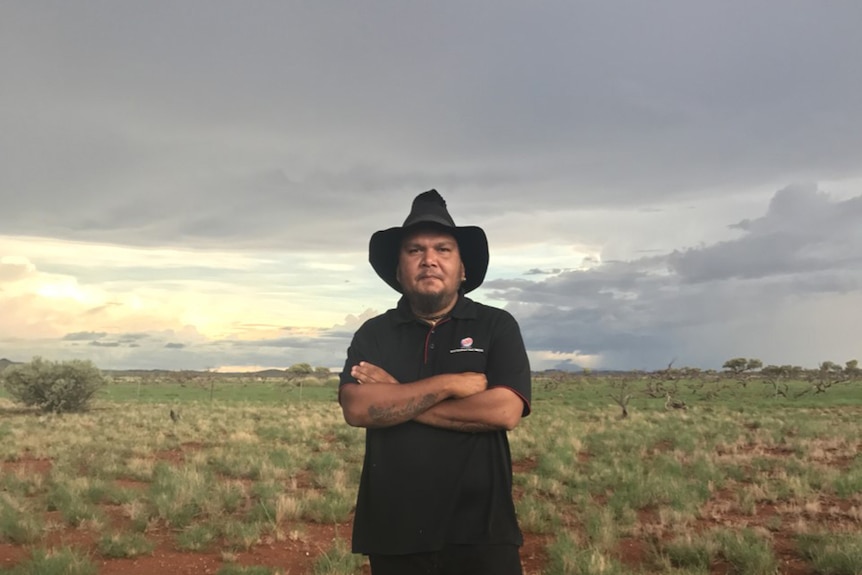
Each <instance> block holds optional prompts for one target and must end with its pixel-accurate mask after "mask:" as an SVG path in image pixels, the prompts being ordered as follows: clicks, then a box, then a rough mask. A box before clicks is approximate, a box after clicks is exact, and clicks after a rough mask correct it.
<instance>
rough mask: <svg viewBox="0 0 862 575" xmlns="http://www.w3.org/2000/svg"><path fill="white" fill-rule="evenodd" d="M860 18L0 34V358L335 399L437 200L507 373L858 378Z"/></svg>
mask: <svg viewBox="0 0 862 575" xmlns="http://www.w3.org/2000/svg"><path fill="white" fill-rule="evenodd" d="M860 22H862V4H860V3H859V2H856V1H855V0H847V1H841V0H838V1H835V2H797V1H793V0H780V1H779V0H764V1H762V2H742V1H730V2H710V3H707V2H690V1H688V0H674V1H664V0H659V1H657V2H649V3H647V2H640V1H634V0H631V1H625V2H623V1H615V0H609V1H607V2H579V1H576V2H572V1H568V0H566V1H540V2H531V3H526V2H515V1H511V0H498V1H494V2H491V1H478V0H464V1H446V0H442V1H439V2H424V3H419V2H393V1H380V0H363V2H350V1H346V0H342V1H332V2H276V1H260V2H254V3H248V2H239V1H236V2H226V1H223V0H207V1H203V0H190V1H184V2H163V1H158V0H156V1H152V2H125V1H121V2H115V1H107V0H106V1H91V0H82V1H79V2H72V3H70V2H65V1H59V0H57V1H51V0H41V1H38V2H30V1H24V0H20V1H16V0H12V1H9V2H3V3H0V78H2V87H0V357H6V358H8V359H11V360H14V361H28V360H29V359H30V358H32V357H34V356H41V357H44V358H47V359H52V360H66V359H88V360H92V361H93V362H94V363H95V364H96V365H98V366H99V367H101V368H103V369H132V368H134V369H159V368H161V369H213V370H215V369H220V370H240V369H243V370H247V369H255V368H258V367H287V366H290V365H293V364H295V363H302V362H304V363H310V364H312V365H314V366H324V367H332V368H338V367H340V366H341V365H342V364H343V362H344V357H345V351H346V348H347V346H348V345H349V343H350V339H351V337H352V334H353V332H354V331H355V330H356V329H357V328H358V327H359V326H360V325H361V323H362V322H363V321H364V320H366V319H368V318H370V317H373V316H375V315H377V314H380V313H383V312H384V311H386V310H387V309H389V308H391V307H394V305H395V303H396V301H397V298H398V294H397V293H396V292H395V291H393V290H392V289H391V288H389V287H388V286H387V285H386V284H384V283H383V282H382V281H381V280H380V279H379V278H378V277H377V276H376V275H375V274H374V272H373V270H372V269H371V267H370V265H369V264H368V252H367V247H368V240H369V238H370V236H371V234H372V233H374V232H375V231H377V230H380V229H385V228H389V227H392V226H397V225H400V224H401V223H402V222H403V221H404V218H405V217H406V216H407V214H408V212H409V208H410V203H411V201H412V199H413V197H415V196H416V195H417V194H418V193H420V192H422V191H425V190H427V189H430V188H436V189H437V190H439V191H440V193H441V194H442V195H443V197H444V198H445V199H446V201H447V203H448V207H449V210H450V212H451V214H452V216H453V218H454V219H455V222H456V223H457V224H458V225H477V226H480V227H482V228H483V229H484V230H485V232H486V233H487V235H488V239H489V243H490V249H491V261H490V266H489V270H488V275H487V277H486V280H485V283H484V284H483V285H482V286H481V287H480V288H479V289H477V290H475V291H474V292H471V294H470V297H472V298H473V299H475V300H477V301H481V302H483V303H486V304H489V305H494V306H497V307H501V308H505V309H507V310H508V311H510V312H511V313H512V314H513V315H514V316H515V318H516V319H517V320H518V322H519V324H520V326H521V331H522V334H523V337H524V341H525V344H526V346H527V349H528V353H529V356H530V360H531V365H532V367H533V369H535V370H541V369H551V368H567V369H577V368H579V367H590V368H594V369H646V370H652V369H659V368H663V367H665V366H667V365H668V363H670V362H674V365H676V366H691V367H701V368H705V369H710V368H714V369H718V368H720V367H721V365H722V364H723V362H724V361H726V360H727V359H729V358H733V357H740V356H742V357H756V358H759V359H761V360H762V361H763V362H764V364H771V363H772V364H795V365H802V366H806V367H815V366H816V365H817V364H818V363H819V362H821V361H825V360H830V361H835V362H838V363H843V362H845V361H847V360H850V359H854V358H862V329H859V327H858V326H860V325H862V34H859V31H858V27H859V23H860Z"/></svg>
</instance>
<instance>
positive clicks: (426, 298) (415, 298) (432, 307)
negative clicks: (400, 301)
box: [406, 291, 458, 316]
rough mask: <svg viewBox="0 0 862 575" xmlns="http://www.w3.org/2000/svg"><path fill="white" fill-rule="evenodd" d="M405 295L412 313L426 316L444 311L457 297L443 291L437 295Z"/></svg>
mask: <svg viewBox="0 0 862 575" xmlns="http://www.w3.org/2000/svg"><path fill="white" fill-rule="evenodd" d="M406 295H407V300H408V301H409V302H410V307H411V308H412V309H413V311H414V312H415V313H418V314H420V315H426V316H430V315H434V314H435V313H437V312H439V311H440V310H441V309H444V308H445V307H446V306H448V305H449V304H450V303H452V300H453V299H455V298H456V297H457V296H458V294H457V293H446V292H444V291H441V292H438V293H417V292H413V293H409V294H406Z"/></svg>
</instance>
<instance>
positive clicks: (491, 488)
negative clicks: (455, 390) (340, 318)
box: [341, 296, 531, 554]
mask: <svg viewBox="0 0 862 575" xmlns="http://www.w3.org/2000/svg"><path fill="white" fill-rule="evenodd" d="M360 361H368V362H370V363H372V364H374V365H377V366H379V367H381V368H383V369H385V370H386V371H387V372H388V373H389V374H391V375H392V376H393V377H395V379H397V380H398V381H399V382H401V384H402V385H403V384H409V383H410V382H413V381H417V380H420V379H424V378H426V377H430V376H432V375H437V374H443V373H462V372H466V371H474V372H480V373H484V374H485V375H486V377H487V379H488V386H489V387H508V388H510V389H512V390H513V391H514V392H515V393H516V394H518V395H519V396H520V397H521V399H522V400H523V402H524V412H523V414H524V415H527V414H529V412H530V395H531V384H530V365H529V361H528V359H527V353H526V350H525V349H524V342H523V340H522V338H521V331H520V329H519V327H518V324H517V322H516V321H515V319H514V318H513V317H512V316H511V315H510V314H509V313H508V312H506V311H504V310H501V309H497V308H493V307H490V306H486V305H482V304H480V303H476V302H474V301H472V300H470V299H468V298H466V297H464V296H461V297H460V298H459V299H458V302H457V303H456V305H455V307H454V308H453V310H452V312H451V314H450V316H449V317H448V318H446V319H443V320H441V321H440V322H439V323H438V324H437V325H436V326H433V327H432V326H430V325H428V324H427V323H425V322H422V321H419V320H418V319H416V317H415V316H414V315H413V314H412V313H411V311H410V307H409V304H408V303H407V300H406V299H405V298H403V297H402V298H401V300H400V301H399V302H398V307H397V308H395V309H391V310H389V311H387V312H386V313H384V314H382V315H379V316H377V317H375V318H372V319H370V320H368V321H367V322H365V324H363V325H362V327H360V328H359V330H358V331H357V332H356V334H355V335H354V337H353V341H352V343H351V344H350V348H349V349H348V350H347V361H346V362H345V365H344V371H343V372H342V373H341V385H346V384H355V383H356V380H355V379H353V377H352V376H351V375H350V369H351V367H352V366H354V365H356V364H357V363H359V362H360ZM522 541H523V539H522V535H521V531H520V529H519V528H518V523H517V520H516V518H515V507H514V503H513V501H512V457H511V454H510V452H509V442H508V439H507V437H506V432H505V431H489V432H483V433H466V432H461V431H450V430H446V429H439V428H436V427H431V426H428V425H423V424H421V423H416V422H413V421H408V422H406V423H402V424H400V425H395V426H392V427H386V428H382V429H367V430H366V435H365V461H364V464H363V469H362V479H361V480H360V484H359V495H358V497H357V503H356V514H355V517H354V527H353V551H354V553H365V554H404V553H418V552H425V551H437V550H439V549H442V547H443V546H444V545H445V544H513V545H520V544H521V543H522Z"/></svg>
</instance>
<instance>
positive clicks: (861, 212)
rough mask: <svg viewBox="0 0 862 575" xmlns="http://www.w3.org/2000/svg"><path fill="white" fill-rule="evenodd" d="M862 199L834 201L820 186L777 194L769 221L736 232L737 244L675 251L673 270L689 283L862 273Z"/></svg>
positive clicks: (743, 226) (742, 225) (746, 223)
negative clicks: (834, 271)
mask: <svg viewBox="0 0 862 575" xmlns="http://www.w3.org/2000/svg"><path fill="white" fill-rule="evenodd" d="M860 222H862V196H857V197H855V198H851V199H848V200H845V201H837V202H836V201H832V200H831V199H830V197H829V195H828V194H827V193H825V192H820V191H818V190H817V188H816V186H813V185H811V186H791V187H787V188H784V189H782V190H780V191H779V192H777V193H776V194H775V196H774V197H773V199H772V201H771V202H770V204H769V209H768V211H767V213H766V215H765V216H763V217H761V218H757V219H755V220H743V221H742V222H739V223H737V224H735V225H733V226H732V227H733V228H735V229H739V230H741V231H743V232H744V235H743V236H742V237H740V238H738V239H736V240H732V241H725V242H720V243H718V244H715V245H712V246H707V247H698V248H692V249H688V250H685V251H675V252H674V253H673V254H671V255H670V257H669V263H670V266H671V269H673V271H674V272H676V273H677V274H678V275H679V276H680V278H681V279H682V280H683V281H693V282H697V281H711V280H716V279H723V278H734V277H736V278H760V277H767V276H772V275H780V274H799V273H805V274H814V273H816V272H823V271H826V270H847V271H852V270H854V269H855V270H858V269H860V268H862V225H860Z"/></svg>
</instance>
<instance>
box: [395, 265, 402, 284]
mask: <svg viewBox="0 0 862 575" xmlns="http://www.w3.org/2000/svg"><path fill="white" fill-rule="evenodd" d="M395 281H397V282H398V285H401V264H398V265H397V266H395Z"/></svg>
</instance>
